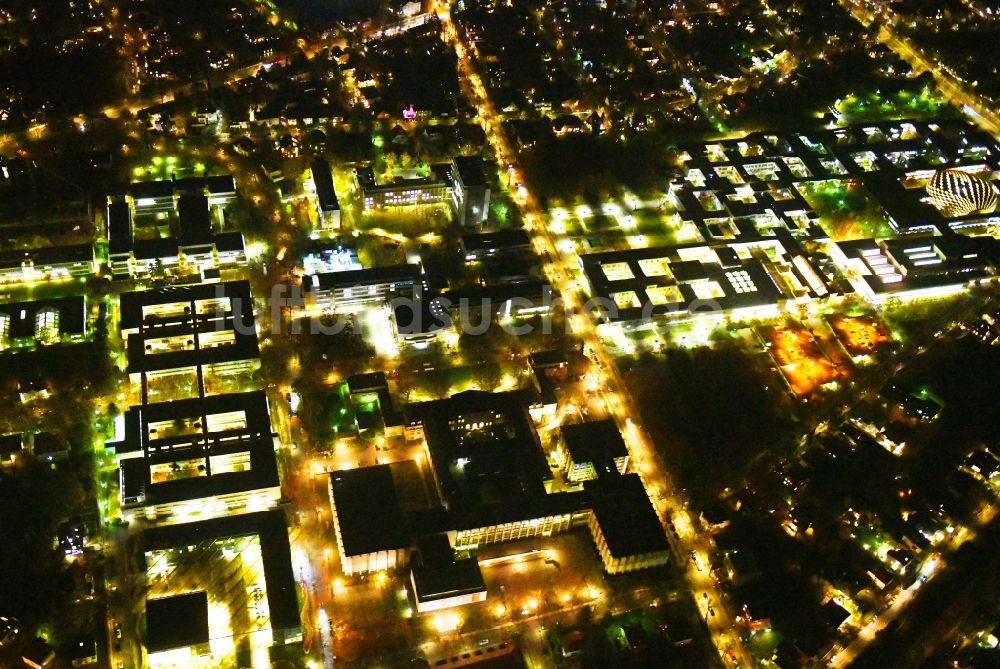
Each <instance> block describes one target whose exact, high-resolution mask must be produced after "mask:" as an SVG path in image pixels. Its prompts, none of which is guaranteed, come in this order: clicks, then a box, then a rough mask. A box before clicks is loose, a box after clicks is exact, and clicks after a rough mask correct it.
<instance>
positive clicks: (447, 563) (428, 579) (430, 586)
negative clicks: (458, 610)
mask: <svg viewBox="0 0 1000 669" xmlns="http://www.w3.org/2000/svg"><path fill="white" fill-rule="evenodd" d="M410 588H411V591H412V593H413V598H414V602H415V605H416V610H417V612H418V613H427V612H430V611H438V610H441V609H446V608H450V607H453V606H464V605H466V604H474V603H476V602H482V601H486V583H485V582H484V581H483V573H482V571H481V570H480V568H479V562H478V561H477V560H476V558H474V557H467V558H456V557H455V552H454V550H453V549H452V547H451V542H450V541H449V540H448V537H447V536H446V535H444V534H434V535H430V536H427V537H422V538H421V539H419V540H418V542H417V552H416V553H415V554H414V556H413V560H412V565H411V566H410Z"/></svg>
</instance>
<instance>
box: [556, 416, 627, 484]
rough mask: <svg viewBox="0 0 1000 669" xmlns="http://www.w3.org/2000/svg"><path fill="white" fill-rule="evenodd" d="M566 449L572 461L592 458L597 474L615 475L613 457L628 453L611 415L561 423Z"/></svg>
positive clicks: (620, 456)
mask: <svg viewBox="0 0 1000 669" xmlns="http://www.w3.org/2000/svg"><path fill="white" fill-rule="evenodd" d="M560 431H561V432H562V437H563V440H564V441H565V442H566V449H567V450H568V451H569V455H570V458H572V459H573V462H575V463H584V462H591V463H593V465H594V471H596V472H597V474H598V476H604V475H606V474H614V475H617V473H618V469H617V467H616V466H615V464H614V460H615V458H624V457H627V456H628V447H626V446H625V440H624V439H623V438H622V435H621V432H619V431H618V426H617V425H615V422H614V421H613V420H611V419H607V420H596V421H591V422H589V423H575V424H572V425H563V426H562V427H561V428H560Z"/></svg>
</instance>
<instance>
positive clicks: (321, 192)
mask: <svg viewBox="0 0 1000 669" xmlns="http://www.w3.org/2000/svg"><path fill="white" fill-rule="evenodd" d="M311 169H312V178H313V183H315V185H316V197H317V198H318V199H319V207H320V209H322V210H323V211H337V210H338V209H340V204H339V203H338V202H337V193H336V191H334V189H333V173H332V172H331V171H330V164H329V163H328V162H326V158H323V157H318V158H316V159H315V160H313V161H312V164H311Z"/></svg>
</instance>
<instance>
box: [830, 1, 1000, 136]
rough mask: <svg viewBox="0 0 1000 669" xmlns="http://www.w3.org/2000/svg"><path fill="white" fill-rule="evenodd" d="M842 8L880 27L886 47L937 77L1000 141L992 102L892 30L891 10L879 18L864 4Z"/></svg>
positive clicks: (947, 95)
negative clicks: (991, 105)
mask: <svg viewBox="0 0 1000 669" xmlns="http://www.w3.org/2000/svg"><path fill="white" fill-rule="evenodd" d="M840 3H841V5H842V6H843V7H844V9H846V10H847V11H848V12H850V14H851V16H853V17H854V18H855V20H857V21H858V22H859V23H861V24H862V25H863V26H866V27H869V26H872V25H875V26H878V29H879V32H878V39H879V41H880V42H882V44H884V45H885V46H887V47H888V48H890V49H891V50H892V51H894V52H895V53H896V54H897V55H898V56H899V57H900V58H902V59H903V60H905V61H906V62H907V63H909V64H910V66H911V67H912V68H913V69H914V70H915V71H918V72H919V71H927V72H930V73H931V76H933V77H934V82H935V83H936V84H937V87H938V90H939V91H940V92H941V93H942V95H944V96H945V98H947V99H948V100H949V101H950V102H952V103H954V104H956V105H958V106H959V107H962V108H963V109H964V110H965V112H966V113H967V114H968V116H969V117H970V118H971V119H972V120H973V121H975V123H976V124H977V125H979V127H981V128H982V129H983V130H986V131H987V132H988V133H990V134H991V135H993V137H995V138H997V139H1000V115H998V114H997V113H996V112H994V111H993V109H991V107H990V102H989V101H988V100H986V99H984V98H983V96H981V95H978V94H976V93H974V92H972V91H971V90H970V89H969V87H968V86H967V85H966V84H965V83H964V82H962V81H960V80H959V79H958V77H956V76H955V75H953V74H951V73H950V72H948V71H947V70H946V69H945V68H944V67H943V66H942V65H941V64H940V63H937V62H935V61H933V60H931V59H930V58H929V57H928V56H927V55H926V54H925V52H924V51H923V50H922V49H921V48H920V47H918V46H915V45H913V44H912V43H911V42H910V41H909V40H908V39H906V37H904V36H902V35H900V34H899V33H898V32H896V31H894V30H893V29H892V25H893V24H894V20H893V17H892V14H890V13H889V12H890V11H891V10H889V9H887V7H886V5H880V11H879V13H878V14H876V13H875V12H874V11H872V10H871V9H869V8H868V7H867V6H866V2H865V1H864V0H840Z"/></svg>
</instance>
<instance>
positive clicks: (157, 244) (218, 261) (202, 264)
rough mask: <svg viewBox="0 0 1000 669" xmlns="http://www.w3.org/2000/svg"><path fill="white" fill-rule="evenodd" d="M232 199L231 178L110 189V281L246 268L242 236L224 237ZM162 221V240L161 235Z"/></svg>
mask: <svg viewBox="0 0 1000 669" xmlns="http://www.w3.org/2000/svg"><path fill="white" fill-rule="evenodd" d="M235 197H236V182H235V180H234V179H233V177H232V176H231V175H220V176H213V177H203V178H199V177H191V178H187V179H177V180H168V181H146V182H138V183H133V184H131V185H130V186H126V187H119V188H116V189H113V190H112V192H111V193H109V194H108V197H107V208H106V211H105V222H106V236H107V243H108V264H109V266H110V269H111V272H112V276H113V277H115V278H131V277H135V276H150V275H152V274H154V273H156V272H163V273H166V274H185V273H187V274H192V273H197V272H201V271H205V270H208V269H217V268H219V267H223V266H235V265H240V264H243V263H245V262H246V252H245V248H244V243H243V235H242V234H241V233H240V232H238V231H228V232H226V231H224V230H222V229H221V228H222V227H223V225H224V215H223V213H222V210H223V208H224V207H225V206H226V205H227V204H229V203H230V202H232V201H233V200H234V199H235ZM164 220H166V222H167V224H168V226H167V227H168V230H167V232H166V234H164V233H163V230H162V229H161V226H162V223H163V221H164Z"/></svg>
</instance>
